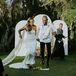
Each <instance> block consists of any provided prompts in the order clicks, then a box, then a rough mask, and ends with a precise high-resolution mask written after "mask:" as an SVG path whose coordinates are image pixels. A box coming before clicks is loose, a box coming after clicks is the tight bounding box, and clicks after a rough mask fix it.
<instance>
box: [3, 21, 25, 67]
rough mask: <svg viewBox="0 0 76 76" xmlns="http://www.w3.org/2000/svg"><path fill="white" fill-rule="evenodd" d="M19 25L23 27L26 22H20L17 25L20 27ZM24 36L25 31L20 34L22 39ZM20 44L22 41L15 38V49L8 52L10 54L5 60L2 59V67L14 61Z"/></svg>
mask: <svg viewBox="0 0 76 76" xmlns="http://www.w3.org/2000/svg"><path fill="white" fill-rule="evenodd" d="M24 22H25V23H24ZM20 24H22V25H23V26H24V25H25V24H26V20H25V21H24V20H22V21H20V22H19V23H18V24H17V25H20ZM24 34H25V31H23V32H22V38H23V37H24ZM16 37H17V36H16ZM22 42H23V39H18V38H17V40H16V43H15V48H14V49H13V50H12V51H11V52H10V54H9V55H8V56H7V57H6V58H4V59H3V60H2V62H3V65H4V66H5V65H7V64H9V63H10V62H12V61H13V60H14V59H15V57H16V56H17V54H18V53H19V51H20V48H21V46H22Z"/></svg>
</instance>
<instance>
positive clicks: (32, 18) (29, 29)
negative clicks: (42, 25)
mask: <svg viewBox="0 0 76 76" xmlns="http://www.w3.org/2000/svg"><path fill="white" fill-rule="evenodd" d="M30 20H33V22H34V17H30V18H29V19H28V21H27V28H28V31H31V30H32V27H31V25H30ZM33 26H35V25H34V24H33Z"/></svg>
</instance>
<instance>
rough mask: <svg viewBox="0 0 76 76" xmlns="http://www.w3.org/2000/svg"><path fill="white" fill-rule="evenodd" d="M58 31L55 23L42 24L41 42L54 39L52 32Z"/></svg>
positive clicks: (40, 30) (39, 35)
mask: <svg viewBox="0 0 76 76" xmlns="http://www.w3.org/2000/svg"><path fill="white" fill-rule="evenodd" d="M53 32H56V30H55V28H54V26H53V25H42V26H40V27H39V32H38V33H39V34H38V37H39V39H40V42H44V43H49V42H51V39H52V33H53Z"/></svg>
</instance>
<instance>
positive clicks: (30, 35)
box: [9, 18, 36, 69]
mask: <svg viewBox="0 0 76 76" xmlns="http://www.w3.org/2000/svg"><path fill="white" fill-rule="evenodd" d="M21 31H25V35H24V37H23V38H22V34H21ZM19 36H20V38H21V39H23V45H24V47H23V48H24V50H25V59H24V60H23V61H22V62H20V63H14V64H11V65H9V67H11V68H25V69H30V68H33V65H34V64H35V52H36V25H34V19H33V18H30V19H29V20H28V22H27V24H26V25H25V26H24V27H23V28H21V29H19ZM20 50H21V49H20Z"/></svg>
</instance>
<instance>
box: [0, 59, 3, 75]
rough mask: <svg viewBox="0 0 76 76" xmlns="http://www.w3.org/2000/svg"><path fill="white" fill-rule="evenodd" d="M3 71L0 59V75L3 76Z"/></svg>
mask: <svg viewBox="0 0 76 76" xmlns="http://www.w3.org/2000/svg"><path fill="white" fill-rule="evenodd" d="M3 72H4V67H3V64H2V60H1V59H0V76H3Z"/></svg>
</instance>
